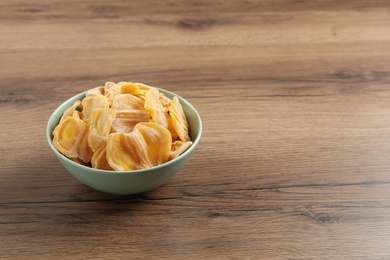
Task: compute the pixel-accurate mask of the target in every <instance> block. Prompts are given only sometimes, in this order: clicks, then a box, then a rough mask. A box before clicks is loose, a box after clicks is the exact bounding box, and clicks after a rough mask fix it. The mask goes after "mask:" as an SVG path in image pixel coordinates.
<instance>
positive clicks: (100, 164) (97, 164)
mask: <svg viewBox="0 0 390 260" xmlns="http://www.w3.org/2000/svg"><path fill="white" fill-rule="evenodd" d="M106 148H107V146H106V144H104V145H102V146H101V147H100V148H99V149H98V150H96V151H95V152H94V154H93V156H92V159H91V164H92V168H96V169H101V170H112V168H111V166H110V165H109V164H108V162H107V158H106Z"/></svg>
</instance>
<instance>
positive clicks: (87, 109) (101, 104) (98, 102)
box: [81, 95, 109, 124]
mask: <svg viewBox="0 0 390 260" xmlns="http://www.w3.org/2000/svg"><path fill="white" fill-rule="evenodd" d="M81 104H82V105H83V111H82V113H83V120H84V121H85V122H86V123H87V124H90V123H91V119H92V112H93V110H95V109H97V108H109V104H108V101H107V99H106V98H105V97H104V96H101V95H98V96H89V97H85V98H84V99H83V101H82V102H81Z"/></svg>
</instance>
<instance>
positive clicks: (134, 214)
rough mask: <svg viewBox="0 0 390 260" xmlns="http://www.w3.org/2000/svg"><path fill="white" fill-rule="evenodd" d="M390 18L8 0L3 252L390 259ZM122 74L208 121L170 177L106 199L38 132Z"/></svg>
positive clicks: (0, 222)
mask: <svg viewBox="0 0 390 260" xmlns="http://www.w3.org/2000/svg"><path fill="white" fill-rule="evenodd" d="M389 26H390V3H389V2H388V1H363V0H357V1H334V0H329V1H321V0H316V1H293V0H275V1H242V0H232V1H201V0H200V1H149V0H146V1H121V0H115V1H97V0H88V1H82V2H81V1H62V0H55V1H48V0H40V1H34V2H29V1H25V0H16V1H11V0H5V1H2V2H1V3H0V71H1V73H0V122H1V124H0V125H1V128H0V129H1V131H0V154H1V162H2V165H1V168H0V258H1V259H52V258H61V259H126V258H130V259H156V258H157V259H387V258H389V257H390V240H389V239H388V238H389V237H390V200H389V198H390V170H389V169H390V163H389V162H390V120H389V118H390V105H389V101H388V100H389V98H390V88H389V84H390V63H389V61H390V52H389V47H388V46H389V44H390V34H389V33H388V32H389ZM124 80H126V81H136V82H144V83H147V84H151V85H155V86H158V87H161V88H165V89H168V90H170V91H173V92H176V93H177V94H179V95H180V96H182V97H184V98H186V99H187V100H189V101H190V102H191V103H192V104H193V105H194V106H195V107H196V108H197V109H198V110H199V113H200V115H201V117H202V120H203V127H204V129H203V137H202V140H201V142H200V144H199V146H198V148H197V150H196V152H195V153H194V155H193V156H192V157H191V159H190V161H189V162H188V163H187V165H186V166H185V167H184V168H183V169H182V170H181V172H180V173H179V174H178V175H176V176H175V177H174V178H173V179H172V180H170V181H169V182H168V183H166V184H165V185H163V186H161V187H159V188H157V189H155V190H153V191H150V192H147V193H144V194H139V195H133V196H114V195H108V194H103V193H100V192H97V191H94V190H92V189H91V188H89V187H86V186H84V185H82V184H80V183H79V182H78V181H77V180H75V179H74V178H73V177H71V176H70V175H69V174H68V173H67V172H66V171H65V169H63V168H62V167H61V165H60V164H59V162H58V161H57V160H56V158H55V156H54V154H53V153H52V152H51V151H50V150H49V146H48V144H47V141H46V136H45V127H46V123H47V120H48V118H49V116H50V114H51V113H52V111H53V110H54V109H55V108H56V107H57V106H58V105H59V104H61V103H62V102H63V101H65V100H66V99H67V98H69V97H71V96H73V95H75V94H76V93H78V92H81V91H84V90H86V89H89V88H92V87H95V86H98V85H102V84H104V83H105V82H106V81H124Z"/></svg>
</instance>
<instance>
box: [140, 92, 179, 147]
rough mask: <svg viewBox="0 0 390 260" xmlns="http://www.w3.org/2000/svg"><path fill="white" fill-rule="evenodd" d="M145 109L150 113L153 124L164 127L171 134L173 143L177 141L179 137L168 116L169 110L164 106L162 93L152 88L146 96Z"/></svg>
mask: <svg viewBox="0 0 390 260" xmlns="http://www.w3.org/2000/svg"><path fill="white" fill-rule="evenodd" d="M145 108H146V109H147V110H148V111H149V112H150V116H151V118H152V120H151V121H152V122H154V123H157V124H159V125H162V126H163V127H165V128H166V129H168V130H169V132H171V135H172V141H176V140H177V138H178V135H177V133H176V131H175V129H174V127H173V125H172V122H171V120H170V118H169V115H168V110H167V109H166V108H165V107H164V106H163V105H162V103H161V100H160V93H159V91H158V90H157V89H155V88H151V89H150V90H149V91H148V92H147V93H146V95H145Z"/></svg>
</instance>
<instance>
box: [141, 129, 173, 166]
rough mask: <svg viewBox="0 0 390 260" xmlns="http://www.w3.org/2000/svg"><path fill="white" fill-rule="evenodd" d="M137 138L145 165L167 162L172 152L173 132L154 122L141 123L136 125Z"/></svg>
mask: <svg viewBox="0 0 390 260" xmlns="http://www.w3.org/2000/svg"><path fill="white" fill-rule="evenodd" d="M134 133H135V135H136V136H135V137H134V138H136V140H134V141H138V140H143V142H141V141H140V142H138V148H139V151H142V153H140V155H141V156H145V157H144V158H141V160H140V161H141V162H142V163H143V164H144V167H153V166H156V165H159V164H162V163H165V162H167V161H168V159H169V154H170V152H171V145H172V137H171V133H170V132H169V131H168V130H167V129H166V128H165V127H163V126H161V125H158V124H156V123H152V122H147V123H146V122H145V123H139V124H137V125H136V126H135V127H134Z"/></svg>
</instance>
